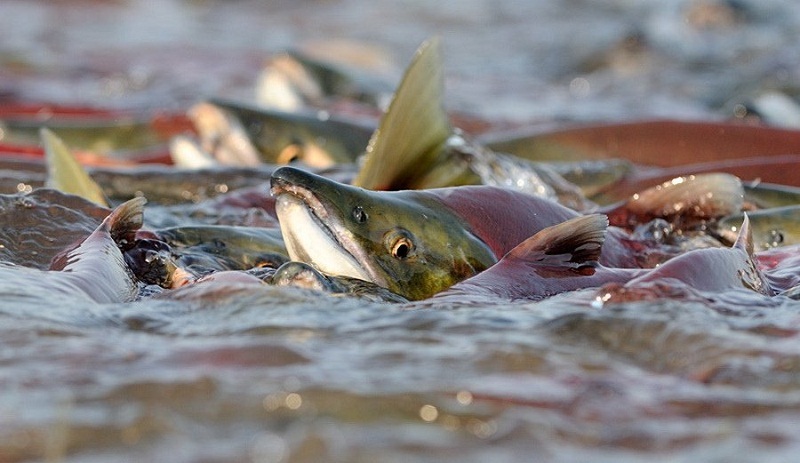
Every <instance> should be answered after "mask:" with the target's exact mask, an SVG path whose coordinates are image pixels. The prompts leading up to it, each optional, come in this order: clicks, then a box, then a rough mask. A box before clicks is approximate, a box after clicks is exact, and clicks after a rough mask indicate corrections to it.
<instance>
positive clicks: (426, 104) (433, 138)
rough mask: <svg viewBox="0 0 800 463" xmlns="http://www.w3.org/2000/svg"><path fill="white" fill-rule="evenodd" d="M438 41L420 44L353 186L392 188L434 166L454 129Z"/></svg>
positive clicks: (432, 40)
mask: <svg viewBox="0 0 800 463" xmlns="http://www.w3.org/2000/svg"><path fill="white" fill-rule="evenodd" d="M443 93H444V76H443V71H442V56H441V45H440V42H439V39H438V38H437V37H434V38H432V39H430V40H428V41H426V42H424V43H423V44H422V45H420V47H419V49H418V50H417V53H416V55H415V56H414V59H413V61H412V62H411V64H410V65H409V67H408V69H406V73H405V75H404V76H403V79H402V81H401V82H400V85H399V86H398V88H397V90H396V91H395V93H394V97H393V99H392V101H391V103H390V104H389V109H388V110H387V111H386V113H385V114H384V115H383V118H382V119H381V122H380V125H379V126H378V129H377V130H375V132H374V133H373V134H372V138H371V139H370V142H369V145H368V146H367V151H366V154H365V155H364V160H363V164H362V166H361V169H360V170H359V172H358V175H357V176H356V178H355V180H353V185H355V186H360V187H362V188H369V189H373V190H387V189H393V187H392V185H393V184H402V182H403V180H404V179H405V178H406V177H410V176H411V175H413V174H414V173H415V172H419V171H420V170H421V169H422V170H423V171H425V170H427V168H428V167H429V166H430V165H432V164H433V163H434V161H435V156H436V155H437V152H438V151H439V150H438V148H439V147H441V146H442V144H443V143H445V141H446V140H447V138H448V137H449V136H450V135H451V134H452V127H451V126H450V121H449V119H448V116H447V113H446V112H445V110H444V106H443Z"/></svg>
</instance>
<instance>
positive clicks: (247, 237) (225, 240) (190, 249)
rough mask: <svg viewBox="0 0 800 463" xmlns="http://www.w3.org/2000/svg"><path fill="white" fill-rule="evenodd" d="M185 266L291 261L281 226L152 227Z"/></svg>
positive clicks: (242, 266) (239, 267)
mask: <svg viewBox="0 0 800 463" xmlns="http://www.w3.org/2000/svg"><path fill="white" fill-rule="evenodd" d="M150 233H152V234H153V235H155V237H156V238H157V239H158V240H159V241H160V242H162V243H164V244H165V245H168V246H169V248H170V252H171V253H172V254H173V255H174V256H175V260H176V264H177V265H180V266H182V267H189V268H200V269H202V270H200V271H198V273H208V272H210V271H219V270H247V269H250V268H253V267H265V266H271V267H278V266H279V265H281V264H283V263H284V262H286V261H288V260H289V259H288V256H287V255H286V247H285V246H284V244H283V239H282V237H281V234H280V230H278V229H275V228H265V227H245V226H225V225H192V226H177V227H169V228H162V229H157V230H152V231H150Z"/></svg>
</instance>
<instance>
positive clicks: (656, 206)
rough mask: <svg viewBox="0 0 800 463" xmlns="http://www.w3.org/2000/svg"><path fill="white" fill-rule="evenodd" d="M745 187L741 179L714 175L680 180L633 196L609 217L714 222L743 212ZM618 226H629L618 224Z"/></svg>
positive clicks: (637, 220)
mask: <svg viewBox="0 0 800 463" xmlns="http://www.w3.org/2000/svg"><path fill="white" fill-rule="evenodd" d="M743 201H744V188H743V187H742V182H741V180H739V178H738V177H736V176H734V175H730V174H725V173H710V174H699V175H688V176H684V177H676V178H674V179H672V180H669V181H667V182H664V183H662V184H660V185H657V186H655V187H652V188H648V189H647V190H644V191H642V192H640V193H637V194H635V195H633V197H632V198H631V199H630V200H629V201H627V202H626V203H625V204H624V205H622V206H621V207H620V208H619V209H617V210H616V211H614V212H612V213H610V214H609V215H614V216H625V217H626V218H627V221H633V222H642V221H647V220H650V219H653V218H656V217H660V218H667V219H668V218H670V217H676V216H679V217H682V218H686V217H693V218H697V219H712V218H716V217H724V216H726V215H731V214H737V213H739V212H740V211H741V210H742V203H743ZM612 223H613V224H615V225H622V226H624V225H628V224H625V223H618V222H617V221H616V220H614V219H612Z"/></svg>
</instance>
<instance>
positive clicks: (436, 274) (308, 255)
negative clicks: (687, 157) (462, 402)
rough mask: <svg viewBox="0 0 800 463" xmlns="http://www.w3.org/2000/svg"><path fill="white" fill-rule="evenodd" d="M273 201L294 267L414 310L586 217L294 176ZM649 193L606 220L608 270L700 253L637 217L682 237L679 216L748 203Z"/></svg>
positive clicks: (543, 206) (723, 182)
mask: <svg viewBox="0 0 800 463" xmlns="http://www.w3.org/2000/svg"><path fill="white" fill-rule="evenodd" d="M271 193H272V195H273V196H274V197H275V213H276V215H277V218H278V222H279V226H280V229H281V234H282V236H283V241H284V244H285V245H286V249H287V252H288V255H289V258H290V259H291V260H294V261H300V262H305V263H307V264H310V265H312V266H314V267H315V268H316V269H317V270H319V271H320V272H322V273H324V274H326V275H333V276H346V277H350V278H358V279H362V280H366V281H371V282H373V283H375V284H377V285H379V286H381V287H384V288H387V289H388V290H390V291H392V292H394V293H396V294H399V295H401V296H403V297H405V298H407V299H409V300H419V299H425V298H427V297H430V296H432V295H434V294H436V293H438V292H441V291H443V290H445V289H447V288H449V287H451V286H453V285H454V284H456V283H458V282H460V281H462V280H465V279H467V278H470V277H472V276H474V275H477V274H479V273H481V272H482V271H484V270H486V269H487V268H489V267H491V266H492V265H494V264H495V263H496V262H497V261H498V260H499V259H501V258H502V257H503V256H504V255H506V253H508V252H510V251H511V250H512V249H513V248H514V247H515V246H517V245H518V244H520V243H522V242H523V241H525V240H526V239H528V238H529V237H531V236H533V235H535V234H536V233H537V232H539V231H541V230H543V229H544V228H546V227H549V226H553V225H556V224H559V223H562V222H566V221H568V220H571V219H574V218H576V217H579V216H581V215H582V214H581V213H579V212H577V211H575V210H573V209H571V208H569V207H566V206H563V205H561V204H559V203H557V202H555V201H552V200H549V199H546V198H542V197H538V196H534V195H530V194H527V193H525V192H521V191H517V190H511V189H507V188H501V187H496V186H488V185H467V186H458V187H449V188H434V189H424V190H400V191H373V190H369V189H365V188H360V187H355V186H353V185H348V184H344V183H340V182H336V181H334V180H332V179H329V178H326V177H323V176H319V175H316V174H314V173H311V172H307V171H304V170H301V169H298V168H294V167H290V166H284V167H281V168H278V169H276V170H275V171H274V172H273V175H272V178H271ZM643 193H644V194H642V195H640V196H639V197H636V198H632V199H631V201H632V202H633V205H631V206H630V207H631V210H627V209H626V207H628V206H626V205H625V204H622V205H618V206H617V207H616V208H613V209H611V210H610V212H613V213H614V215H613V216H612V215H607V216H606V217H608V218H609V219H611V218H612V217H613V221H612V225H614V223H617V225H615V226H611V227H609V228H608V230H607V231H606V233H605V239H604V246H603V249H604V251H603V253H602V255H601V256H600V258H599V259H600V263H601V264H603V265H604V266H606V267H611V268H649V267H653V266H657V265H659V264H662V263H663V262H665V261H667V260H669V259H670V258H674V257H675V256H676V255H679V254H681V253H684V252H686V251H687V249H692V248H690V247H688V246H662V244H663V243H662V242H658V240H654V239H652V238H651V237H648V236H644V237H639V236H638V235H636V234H634V233H630V229H631V225H632V224H634V222H635V221H634V220H633V219H632V218H633V217H640V218H641V219H640V220H641V221H651V220H653V219H658V220H662V221H664V222H665V223H667V225H669V226H670V227H674V230H675V235H680V236H683V235H684V233H683V230H682V229H681V228H679V226H680V225H681V223H677V222H675V224H670V223H668V222H666V219H670V220H673V221H676V220H677V219H676V218H675V217H674V216H673V214H674V213H675V212H679V214H678V215H679V216H680V215H681V214H682V215H683V216H691V217H693V218H694V220H698V221H702V220H710V219H712V218H717V217H719V216H720V215H724V214H727V213H729V212H731V211H735V212H737V213H738V212H740V211H741V204H742V195H743V193H742V189H741V182H740V181H739V180H738V179H737V178H735V177H733V176H729V175H727V174H720V175H706V176H695V177H692V178H681V179H677V180H675V181H674V182H672V183H671V184H670V185H669V186H667V187H663V186H662V187H654V191H652V192H643ZM604 215H605V214H604ZM678 222H679V221H678ZM648 223H649V222H648ZM689 223H693V222H690V221H689V220H688V219H687V220H686V221H685V223H684V225H686V226H687V227H688V224H689ZM687 230H692V229H691V228H687ZM701 232H702V229H701V230H700V232H699V233H701ZM714 243H715V244H714V245H715V246H717V247H719V246H721V244H720V243H719V242H718V241H714ZM667 244H669V243H667ZM700 245H702V246H703V247H706V246H707V245H706V244H705V243H704V242H700V244H699V246H700Z"/></svg>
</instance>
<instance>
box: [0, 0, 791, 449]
mask: <svg viewBox="0 0 800 463" xmlns="http://www.w3.org/2000/svg"><path fill="white" fill-rule="evenodd" d="M157 4H158V5H159V6H158V7H156V6H155V5H156V3H155V2H147V1H128V2H113V1H76V2H55V3H53V4H52V5H51V4H50V2H44V1H42V2H39V1H27V0H25V1H22V0H19V1H15V0H12V1H5V2H3V3H2V5H0V13H2V14H0V76H1V77H2V79H1V80H0V93H2V94H3V95H4V97H5V98H8V99H11V100H17V99H21V100H25V101H35V100H47V101H57V102H65V103H80V104H98V105H101V106H115V107H139V108H163V107H169V106H172V107H175V108H182V107H184V106H185V105H186V104H187V103H191V102H193V101H196V100H198V99H200V98H202V97H204V96H207V95H209V94H214V95H233V96H247V95H250V93H249V92H251V91H252V85H253V82H254V79H255V74H256V73H257V71H258V69H259V68H260V66H261V63H262V61H263V59H265V58H266V57H267V56H269V54H270V53H272V52H276V51H279V50H281V49H283V48H285V47H287V46H292V45H294V44H296V43H300V42H303V41H307V40H314V39H326V38H330V37H347V38H352V39H357V40H366V41H371V42H374V43H376V44H378V45H382V46H384V47H386V48H387V49H388V50H389V52H390V53H391V54H392V55H394V56H395V57H396V59H397V61H398V62H399V63H400V65H399V68H402V65H403V64H404V63H405V61H406V59H407V58H408V57H409V56H410V55H411V53H413V50H414V48H415V47H416V46H417V45H418V44H419V42H420V41H422V40H423V39H425V38H426V37H428V36H430V35H432V34H440V35H442V37H443V40H444V45H445V55H446V75H447V86H448V104H449V106H450V107H451V108H453V109H455V110H459V111H465V112H472V113H476V114H478V115H480V116H481V117H486V118H488V119H490V120H503V119H508V120H512V121H517V122H519V121H524V122H536V121H539V120H544V121H550V120H554V119H559V118H568V119H604V120H611V119H614V120H617V119H629V118H640V117H648V116H659V115H662V116H663V115H668V116H673V117H703V118H718V117H726V115H727V114H729V113H728V112H727V111H728V109H727V106H726V104H727V103H729V102H731V101H734V100H736V99H739V98H745V97H747V96H748V95H749V94H750V93H749V92H751V91H754V89H759V88H772V87H777V88H785V89H787V92H789V91H791V89H792V88H795V89H796V88H797V87H796V83H797V82H798V72H800V70H799V69H798V63H797V61H796V56H800V50H798V47H800V41H798V40H797V38H798V35H797V34H798V32H797V31H798V30H800V11H798V10H797V9H796V8H795V5H794V3H793V2H791V1H789V0H784V1H777V0H775V1H768V2H755V1H752V2H749V1H745V2H738V3H737V4H741V5H743V7H742V8H744V10H742V11H741V12H738V13H737V11H739V10H734V13H736V14H734V15H733V16H726V13H725V11H726V10H725V9H724V8H723V9H722V10H719V11H721V12H720V13H718V14H717V16H714V15H713V14H711V15H710V16H707V18H708V19H705V20H700V19H692V20H689V19H687V18H689V16H691V15H689V12H691V11H697V10H695V8H700V7H702V6H703V5H710V6H714V5H723V6H724V4H723V3H722V2H719V3H715V2H699V1H697V2H691V1H649V2H629V1H623V0H617V1H611V0H607V1H602V2H591V1H571V2H544V1H535V2H519V1H502V2H483V1H480V0H470V1H468V2H463V3H461V5H462V6H461V7H460V8H459V9H458V10H455V9H453V10H448V9H440V8H437V7H435V6H434V5H435V3H432V2H405V3H400V4H398V3H397V2H385V1H376V2H369V3H362V2H357V1H355V0H342V1H330V2H315V1H306V2H302V3H295V2H256V1H238V2H217V1H207V2H189V1H179V0H171V1H165V2H158V3H157ZM157 8H158V12H159V16H158V18H156V19H154V16H153V13H154V11H155V10H156V9H157ZM87 11H91V12H92V14H86V12H87ZM713 11H714V10H713V9H712V11H711V12H712V13H713ZM694 14H699V13H694ZM687 15H689V16H687ZM691 17H692V18H694V17H695V16H691ZM54 18H58V21H54ZM715 18H716V19H715ZM726 18H727V19H726ZM23 19H24V20H23ZM693 21H694V22H693ZM54 24H55V25H54ZM693 24H695V26H693ZM697 24H702V25H703V26H702V27H699V26H697ZM101 44H102V46H101ZM643 102H644V103H643ZM15 201H16V200H14V201H11V202H3V203H2V204H3V207H4V208H6V209H4V211H7V210H8V209H7V208H9V207H12V206H9V205H10V204H12V205H14V206H13V207H26V206H25V204H21V203H20V202H19V201H16V202H15ZM72 207H73V208H74V209H80V210H81V211H83V214H87V215H81V214H79V213H76V212H73V211H72V210H64V209H60V208H44V209H37V211H40V212H45V213H50V214H53V215H52V216H51V217H54V218H53V219H52V220H49V224H48V225H44V224H43V223H44V222H48V220H47V219H46V217H47V216H46V215H44V216H39V215H31V216H30V218H31V220H32V223H33V224H34V229H35V232H34V233H32V234H31V235H30V236H28V237H27V238H25V239H23V240H20V241H14V246H12V245H11V242H12V241H11V240H12V239H14V237H18V236H20V235H18V234H17V232H16V230H18V227H22V226H23V225H25V224H21V223H17V222H14V223H13V224H12V222H11V220H12V219H10V218H6V219H4V220H6V221H5V222H4V223H3V224H2V225H3V228H4V230H3V235H2V237H3V240H4V244H3V246H4V247H3V249H2V253H0V256H2V259H3V260H4V261H5V262H13V263H16V264H20V265H28V266H32V267H38V268H45V267H46V266H47V263H48V262H49V259H50V257H51V256H52V255H53V254H55V253H56V252H57V250H58V249H60V248H61V247H62V246H65V245H67V244H69V243H71V242H73V241H74V240H75V239H77V238H79V237H80V236H81V234H82V233H86V232H87V231H88V230H91V229H92V228H93V227H94V226H95V225H96V224H97V223H98V222H99V220H100V218H102V216H103V215H104V213H101V212H102V211H97V210H94V209H90V208H86V206H85V205H83V206H81V205H77V204H76V205H74V206H72ZM152 207H153V209H152V210H153V211H154V214H153V215H154V216H153V217H152V218H151V219H149V220H151V221H152V222H150V223H153V224H158V225H162V226H165V225H168V224H170V225H171V224H172V223H170V218H171V217H172V218H173V219H175V218H176V217H177V219H175V221H176V222H182V221H184V220H185V219H184V217H186V216H188V215H189V213H188V212H186V211H185V210H183V211H182V210H181V209H180V208H176V209H169V208H162V209H156V207H155V205H152ZM82 208H83V209H82ZM181 213H185V214H187V215H186V216H183V215H181ZM145 214H146V220H148V219H147V211H146V212H145ZM5 217H12V216H10V215H9V216H5ZM42 217H45V219H42ZM42 220H43V221H42ZM65 222H69V223H70V224H72V225H71V226H70V227H69V228H65V227H64V223H65ZM12 225H13V226H12ZM9 231H10V233H7V232H9ZM0 270H1V271H3V272H5V271H8V270H7V269H0ZM4 275H6V274H5V273H4ZM22 281H23V283H25V282H27V283H28V284H27V285H26V284H21V283H20V280H19V279H16V278H4V279H0V295H2V296H0V389H1V390H2V391H3V393H2V394H0V461H29V460H39V461H42V460H44V461H70V462H117V461H118V462H123V461H124V462H128V461H170V462H223V461H226V462H227V461H254V462H310V461H341V462H401V461H402V462H408V461H420V462H422V461H453V462H456V461H458V462H464V461H475V462H482V461H497V462H504V461H509V462H511V461H593V462H628V461H631V462H633V461H644V460H653V459H658V460H659V461H670V462H695V461H727V462H756V461H757V462H769V461H775V462H779V461H780V462H783V461H787V462H788V461H794V459H795V458H796V456H797V455H798V453H799V452H800V432H798V425H800V337H798V330H800V305H799V304H800V303H798V302H795V301H789V300H788V299H783V298H774V299H766V298H762V297H761V296H756V295H751V294H748V293H731V294H722V295H713V296H712V297H711V299H710V300H704V299H697V300H691V301H672V300H663V301H651V302H645V303H642V302H640V303H620V304H612V305H606V306H604V307H602V308H597V307H595V306H593V305H592V304H591V303H590V302H591V300H592V295H593V293H591V291H587V292H583V293H575V294H569V295H562V296H559V297H555V298H552V299H549V300H547V301H544V302H540V303H531V302H518V303H496V304H485V303H482V304H480V305H467V304H463V305H462V304H457V303H450V305H448V306H447V307H436V306H432V304H430V303H425V302H423V303H417V304H409V305H397V304H394V305H393V304H378V303H369V302H364V301H362V300H356V299H351V298H347V297H335V296H328V295H319V294H316V293H313V292H309V291H304V290H300V289H294V288H276V287H263V288H258V289H254V288H253V287H236V286H227V287H225V288H215V287H213V286H210V287H208V288H207V289H205V290H203V289H190V288H184V289H182V290H179V292H177V293H175V294H174V295H173V296H172V297H171V298H166V297H161V298H158V297H154V298H149V299H144V300H141V301H137V302H133V303H127V304H112V305H98V304H91V303H86V302H85V301H83V300H80V299H78V298H75V299H71V298H59V300H53V298H52V297H51V296H50V295H48V294H42V292H41V291H40V290H38V288H37V285H36V284H35V281H31V280H22Z"/></svg>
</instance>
